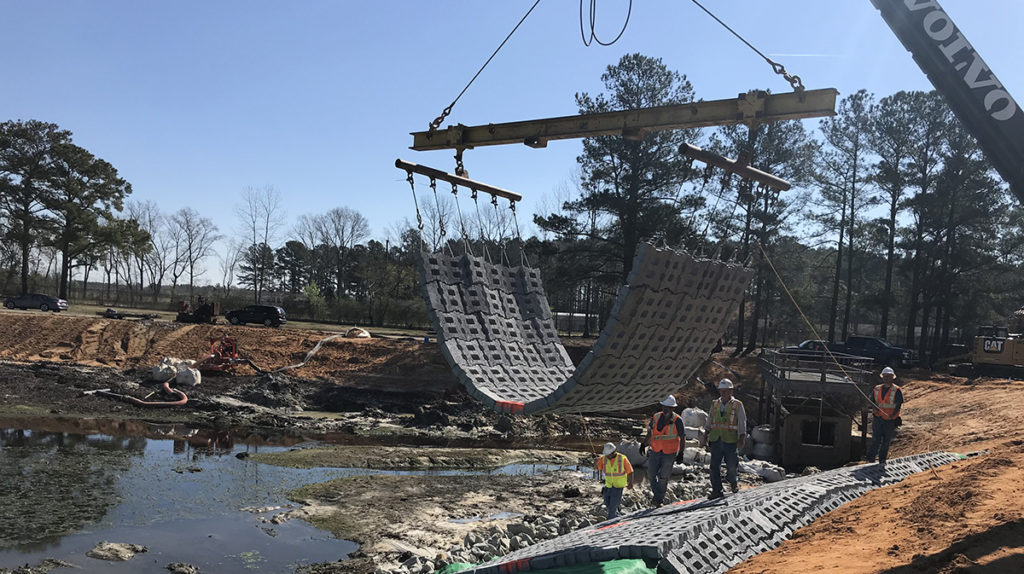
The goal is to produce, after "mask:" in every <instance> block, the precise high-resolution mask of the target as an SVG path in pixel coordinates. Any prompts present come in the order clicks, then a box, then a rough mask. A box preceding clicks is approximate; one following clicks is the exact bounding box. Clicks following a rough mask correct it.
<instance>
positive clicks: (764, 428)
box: [750, 425, 775, 444]
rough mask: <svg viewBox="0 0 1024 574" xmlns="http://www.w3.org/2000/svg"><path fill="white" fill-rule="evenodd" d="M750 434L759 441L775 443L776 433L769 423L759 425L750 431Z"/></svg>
mask: <svg viewBox="0 0 1024 574" xmlns="http://www.w3.org/2000/svg"><path fill="white" fill-rule="evenodd" d="M750 436H752V437H754V440H755V441H757V442H763V443H768V444H775V433H774V432H773V431H772V427H771V426H769V425H759V426H756V427H754V428H753V429H752V430H751V431H750Z"/></svg>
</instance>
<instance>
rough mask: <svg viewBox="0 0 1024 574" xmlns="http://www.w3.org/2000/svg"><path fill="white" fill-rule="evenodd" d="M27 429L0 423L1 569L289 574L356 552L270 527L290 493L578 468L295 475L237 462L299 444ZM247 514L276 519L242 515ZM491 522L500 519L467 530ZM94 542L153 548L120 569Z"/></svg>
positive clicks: (143, 431)
mask: <svg viewBox="0 0 1024 574" xmlns="http://www.w3.org/2000/svg"><path fill="white" fill-rule="evenodd" d="M8 424H9V421H8ZM33 424H34V430H29V429H26V428H11V427H10V426H8V425H4V424H3V421H2V420H0V568H16V567H19V566H23V565H25V564H38V563H39V562H41V561H42V560H43V559H44V558H56V559H59V560H64V561H66V562H69V563H71V564H75V565H77V566H79V567H81V568H82V571H84V572H123V573H143V572H153V573H156V572H166V566H167V564H169V563H171V562H186V563H189V564H193V565H196V566H198V567H199V568H200V569H201V570H202V571H206V572H241V571H246V570H260V571H266V572H292V571H294V570H295V569H296V568H297V567H299V566H301V565H304V564H311V563H317V562H333V561H336V560H343V559H345V558H347V557H348V555H349V554H350V553H351V552H354V551H355V550H356V549H357V548H358V546H357V545H356V544H355V543H353V542H350V541H347V540H339V539H336V538H334V537H333V536H332V535H331V534H330V533H329V532H325V531H322V530H319V529H317V528H314V527H313V526H311V525H309V524H308V523H306V522H304V521H302V520H298V519H295V520H290V521H287V522H284V523H282V524H272V523H270V522H269V519H270V518H272V517H274V516H277V515H279V514H281V513H283V512H285V511H286V510H288V509H290V508H294V507H295V505H294V503H291V502H290V501H288V500H287V497H286V495H287V493H288V492H289V491H291V490H293V489H296V488H299V487H301V486H303V485H306V484H311V483H318V482H325V481H328V480H332V479H335V478H341V477H345V476H353V475H428V476H449V475H486V474H513V475H533V474H539V473H542V472H547V471H552V470H562V469H570V470H580V471H582V470H584V469H585V467H577V466H565V465H552V464H511V465H507V466H503V467H501V468H497V469H494V470H489V471H471V470H426V471H414V470H376V469H366V468H313V469H296V468H287V467H279V466H273V465H267V464H261V463H258V462H255V461H253V460H251V459H250V458H248V457H246V456H240V455H241V454H242V453H247V454H254V453H257V452H259V453H272V452H280V451H284V450H288V449H291V448H296V447H299V448H301V447H303V446H305V444H304V443H307V442H309V441H306V440H305V439H303V438H302V437H296V436H273V435H253V434H250V435H245V436H241V435H232V434H230V433H225V432H220V433H211V432H209V431H200V430H196V429H190V428H187V427H183V426H181V425H150V424H147V423H144V422H140V421H102V420H85V421H83V420H81V419H79V420H75V421H60V420H54V419H45V420H36V421H33ZM5 427H7V428H5ZM39 427H45V428H42V429H40V428H39ZM69 430H70V431H72V432H67V431H69ZM342 442H343V441H342ZM310 444H322V443H319V442H318V443H310ZM253 508H255V509H260V510H262V509H266V508H272V509H273V510H265V511H264V512H253V511H247V510H245V509H253ZM501 514H503V515H506V516H500V517H499V518H510V517H514V516H516V514H515V513H501ZM489 519H495V517H488V518H478V519H467V521H473V520H489ZM101 541H110V542H125V543H133V544H142V545H144V546H146V547H148V549H149V551H148V552H147V553H144V554H138V555H136V556H135V558H133V559H132V560H129V561H127V562H122V563H110V562H106V561H101V560H96V559H92V558H89V557H87V556H86V555H85V553H86V552H87V551H88V550H90V549H92V548H93V547H94V546H95V545H96V544H97V543H99V542H101Z"/></svg>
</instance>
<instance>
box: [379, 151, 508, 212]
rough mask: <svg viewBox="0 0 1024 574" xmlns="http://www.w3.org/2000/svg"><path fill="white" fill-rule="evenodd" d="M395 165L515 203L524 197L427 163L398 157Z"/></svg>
mask: <svg viewBox="0 0 1024 574" xmlns="http://www.w3.org/2000/svg"><path fill="white" fill-rule="evenodd" d="M395 167H397V168H398V169H404V170H405V171H408V172H412V173H418V174H420V175H425V176H427V177H429V178H431V179H439V180H441V181H446V182H448V183H450V184H453V185H458V186H461V187H465V188H466V189H472V190H473V191H482V192H484V193H488V194H490V195H493V196H495V197H504V198H505V199H507V200H509V201H511V202H513V203H515V202H517V201H522V199H523V196H521V195H519V194H518V193H516V192H514V191H509V190H507V189H501V188H500V187H494V186H493V185H487V184H486V183H482V182H479V181H476V180H473V179H469V178H467V177H462V176H460V175H455V174H453V173H448V172H445V171H441V170H439V169H434V168H432V167H427V166H425V165H419V164H415V163H411V162H408V161H405V160H403V159H396V160H395Z"/></svg>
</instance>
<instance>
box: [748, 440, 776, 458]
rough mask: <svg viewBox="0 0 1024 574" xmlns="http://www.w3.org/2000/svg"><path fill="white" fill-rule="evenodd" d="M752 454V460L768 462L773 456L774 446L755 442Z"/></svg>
mask: <svg viewBox="0 0 1024 574" xmlns="http://www.w3.org/2000/svg"><path fill="white" fill-rule="evenodd" d="M752 453H753V455H754V458H759V459H762V460H768V459H770V458H772V456H774V455H775V445H774V444H769V443H764V442H755V443H754V449H753V451H752Z"/></svg>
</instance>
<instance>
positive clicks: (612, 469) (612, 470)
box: [602, 452, 628, 488]
mask: <svg viewBox="0 0 1024 574" xmlns="http://www.w3.org/2000/svg"><path fill="white" fill-rule="evenodd" d="M602 458H603V459H604V485H605V486H607V487H608V488H625V487H626V482H627V479H626V464H627V462H628V461H627V459H626V455H624V454H622V453H621V452H617V453H615V458H614V459H612V460H608V457H607V456H605V457H602Z"/></svg>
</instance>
